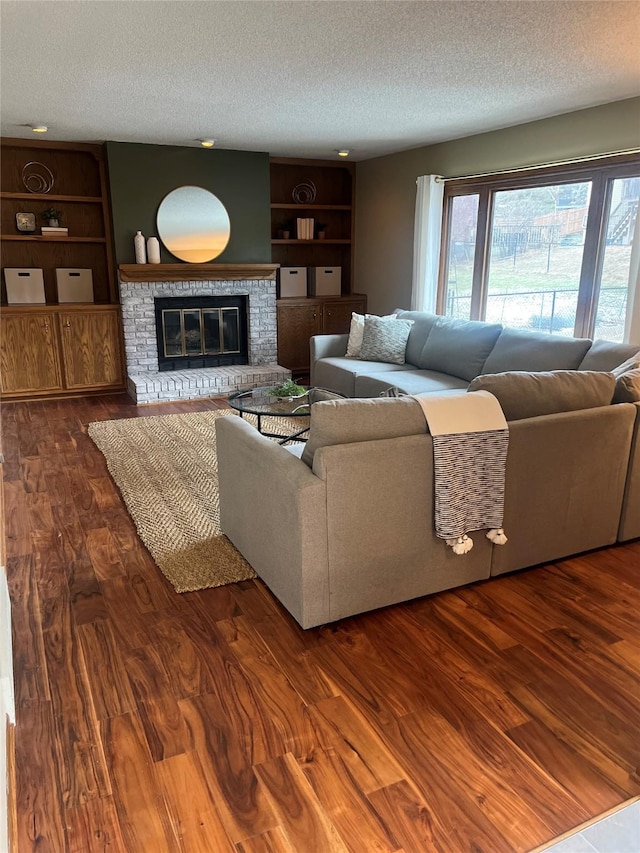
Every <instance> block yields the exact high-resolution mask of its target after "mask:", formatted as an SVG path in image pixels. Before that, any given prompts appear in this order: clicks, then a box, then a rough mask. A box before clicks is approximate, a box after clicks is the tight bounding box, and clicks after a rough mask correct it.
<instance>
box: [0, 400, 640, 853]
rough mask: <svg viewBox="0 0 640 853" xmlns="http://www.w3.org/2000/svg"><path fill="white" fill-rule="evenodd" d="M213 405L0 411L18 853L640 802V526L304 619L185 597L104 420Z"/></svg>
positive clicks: (517, 828) (499, 846) (531, 824)
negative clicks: (113, 474) (577, 551)
mask: <svg viewBox="0 0 640 853" xmlns="http://www.w3.org/2000/svg"><path fill="white" fill-rule="evenodd" d="M215 407H216V403H212V402H209V403H200V404H195V403H194V404H175V405H163V406H157V407H147V408H141V409H136V408H135V407H134V406H132V405H131V404H130V403H129V402H127V401H126V398H124V397H118V396H116V397H102V398H94V399H86V400H80V401H68V400H67V401H58V402H38V403H30V404H26V403H19V404H8V405H4V406H3V407H2V421H3V430H4V432H3V435H4V439H3V443H4V452H5V456H6V464H5V490H6V508H7V549H8V554H9V559H8V570H9V578H10V589H11V594H12V600H13V633H14V657H15V680H16V700H17V730H16V753H17V803H18V839H19V847H18V850H19V853H26V852H27V851H30V850H38V851H52V852H53V853H60V851H72V852H73V853H85V852H86V851H98V850H100V851H104V850H109V851H129V853H147V851H148V852H149V853H159V851H188V853H194V851H206V853H218V851H221V853H222V852H223V851H236V853H258V852H259V851H260V853H267V851H273V852H274V853H282V851H296V853H325V851H326V853H328V852H329V851H345V850H348V851H356V853H374V852H375V853H383V851H386V853H391V851H397V853H399V851H404V853H410V851H419V853H428V851H440V853H462V851H474V853H481V851H484V853H502V851H505V853H506V851H527V850H531V849H532V848H534V847H536V846H537V845H541V844H543V843H545V842H547V841H549V840H551V839H553V838H554V837H556V836H558V835H560V834H561V833H563V832H565V831H566V830H568V829H569V828H571V827H574V826H576V825H578V824H582V823H583V822H584V821H586V820H588V819H590V818H592V817H594V816H596V815H598V814H600V813H602V812H604V811H606V810H608V809H610V808H612V807H613V806H616V805H617V804H620V803H622V802H624V801H626V800H628V799H630V798H631V797H634V796H636V795H638V794H639V793H640V778H639V775H638V764H639V752H640V740H639V738H638V731H639V730H640V691H639V683H640V679H639V676H640V632H639V630H638V621H639V620H638V614H639V613H640V542H638V541H636V542H634V543H631V544H629V545H626V546H624V547H616V548H611V549H608V550H603V551H600V552H597V553H591V554H589V555H585V556H581V557H576V558H574V559H570V560H566V561H562V562H559V563H557V564H554V565H549V566H546V567H543V568H538V569H534V570H528V571H525V572H521V573H518V574H514V575H511V576H507V577H502V578H498V579H495V580H491V581H486V582H484V583H480V584H476V585H473V586H470V587H467V588H463V589H457V590H454V591H451V592H446V593H443V594H439V595H435V596H432V597H429V598H423V599H420V600H417V601H414V602H412V603H409V604H406V605H401V606H397V607H390V608H387V609H385V610H382V611H378V612H376V613H370V614H366V615H362V616H360V617H356V618H351V619H347V620H345V621H343V622H341V623H338V624H335V625H332V626H329V627H326V628H322V629H317V630H311V631H306V632H305V631H302V630H301V629H299V628H298V627H297V625H296V624H295V623H294V622H293V620H292V619H291V618H290V617H289V616H288V615H287V613H286V612H285V611H284V610H283V609H282V608H281V607H280V606H279V604H278V603H277V602H276V601H275V600H274V599H273V598H272V596H271V595H270V593H269V592H268V591H267V590H266V589H265V587H264V586H263V585H262V584H261V583H260V582H259V581H251V582H245V583H242V584H238V585H232V586H227V587H223V588H220V589H214V590H206V591H203V592H197V593H188V594H184V595H178V594H176V593H174V592H173V590H172V588H171V587H170V585H169V584H168V583H167V582H166V581H165V580H164V578H163V577H162V575H161V574H160V572H159V571H158V570H157V569H156V568H155V566H154V564H153V562H152V560H151V558H150V557H149V555H148V554H147V552H146V551H145V549H144V548H143V547H142V545H141V544H140V542H139V540H138V538H137V537H136V534H135V531H134V528H133V526H132V523H131V521H130V519H129V516H128V514H127V513H126V511H125V510H124V508H123V505H122V503H121V500H120V498H119V495H118V492H117V490H116V489H115V487H114V485H113V483H112V482H111V479H110V477H109V475H108V473H107V471H106V468H105V465H104V460H103V457H102V456H101V454H100V453H99V452H98V451H97V450H96V449H95V447H94V445H93V444H92V442H91V440H90V439H89V438H88V437H87V435H86V424H87V423H88V422H90V421H92V420H102V419H105V418H118V417H135V416H140V415H142V416H148V415H156V414H164V413H169V412H176V411H187V410H188V411H193V410H200V409H204V408H215ZM265 488H267V484H265ZM265 499H268V497H267V493H265ZM398 571H402V566H398Z"/></svg>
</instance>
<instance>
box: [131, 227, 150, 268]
mask: <svg viewBox="0 0 640 853" xmlns="http://www.w3.org/2000/svg"><path fill="white" fill-rule="evenodd" d="M133 245H134V247H135V250H136V263H137V264H146V263H147V246H146V243H145V239H144V234H143V233H142V231H136V236H135V237H134V238H133Z"/></svg>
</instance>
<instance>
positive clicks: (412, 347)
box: [394, 308, 440, 367]
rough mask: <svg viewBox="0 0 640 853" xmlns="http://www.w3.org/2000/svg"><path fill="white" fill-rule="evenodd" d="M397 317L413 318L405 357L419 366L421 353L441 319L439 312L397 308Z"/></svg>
mask: <svg viewBox="0 0 640 853" xmlns="http://www.w3.org/2000/svg"><path fill="white" fill-rule="evenodd" d="M394 313H395V315H396V317H398V318H400V319H402V320H413V326H412V327H411V331H410V332H409V340H408V341H407V349H406V353H405V359H406V361H408V362H409V364H414V365H415V366H416V367H418V366H419V361H420V353H421V352H422V349H423V347H424V345H425V343H426V340H427V338H428V337H429V333H430V332H431V329H432V328H433V327H434V326H435V324H436V323H437V322H438V320H439V319H440V318H439V317H438V315H437V314H429V313H428V312H427V311H404V310H403V309H402V308H396V310H395V312H394Z"/></svg>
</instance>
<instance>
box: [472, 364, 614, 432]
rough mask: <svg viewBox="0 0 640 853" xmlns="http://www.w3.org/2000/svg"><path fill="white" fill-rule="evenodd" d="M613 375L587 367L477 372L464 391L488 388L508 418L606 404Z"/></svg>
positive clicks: (608, 402) (611, 396) (568, 410)
mask: <svg viewBox="0 0 640 853" xmlns="http://www.w3.org/2000/svg"><path fill="white" fill-rule="evenodd" d="M615 387H616V379H615V376H613V374H611V373H602V372H596V371H587V370H581V371H577V370H557V371H552V372H543V373H528V372H525V371H513V372H505V373H491V374H484V375H482V376H477V377H476V378H475V379H474V380H473V381H472V382H471V383H470V384H469V387H468V389H467V391H489V392H490V393H491V394H493V395H494V396H495V397H497V398H498V402H499V403H500V405H501V406H502V411H503V412H504V416H505V418H506V419H507V420H508V421H518V420H522V418H535V417H538V416H539V415H553V414H555V413H556V412H575V411H578V410H580V409H594V408H597V407H599V406H608V405H609V404H610V403H611V400H612V398H613V393H614V390H615Z"/></svg>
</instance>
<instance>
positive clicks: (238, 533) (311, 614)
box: [216, 415, 329, 628]
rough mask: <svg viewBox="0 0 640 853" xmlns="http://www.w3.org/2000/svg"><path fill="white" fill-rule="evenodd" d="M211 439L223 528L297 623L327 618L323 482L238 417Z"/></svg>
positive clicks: (223, 422) (221, 423)
mask: <svg viewBox="0 0 640 853" xmlns="http://www.w3.org/2000/svg"><path fill="white" fill-rule="evenodd" d="M216 442H217V454H218V479H219V493H220V526H221V527H222V531H223V532H224V533H225V534H226V536H227V537H228V538H229V539H230V540H231V541H232V542H233V544H234V545H235V546H236V548H237V549H238V550H239V551H240V553H241V554H242V555H243V557H244V558H245V559H246V560H247V561H248V562H249V563H250V564H251V566H252V567H253V569H254V570H255V571H256V573H257V574H258V575H259V577H260V578H261V579H262V580H263V581H264V582H265V584H266V585H267V586H268V587H269V589H270V590H271V592H273V594H274V595H275V596H276V598H278V599H279V600H280V601H281V602H282V604H284V606H285V607H286V608H287V610H288V611H289V612H290V613H291V614H292V615H293V616H294V618H295V619H297V621H298V622H299V623H300V625H302V627H303V628H306V627H309V626H311V625H318V624H321V623H322V622H325V621H327V620H328V615H329V577H328V563H327V523H326V486H325V483H324V482H322V480H320V479H319V478H318V477H316V476H315V475H314V474H313V472H312V471H311V469H310V468H309V467H308V466H307V465H305V463H304V462H302V461H301V460H300V459H298V457H297V456H295V455H294V454H293V453H291V452H290V451H288V450H287V449H286V447H283V446H281V445H279V444H278V443H277V442H275V441H272V440H271V439H268V438H265V436H263V435H261V434H260V433H259V432H258V431H257V430H256V429H255V428H254V427H253V426H251V425H250V424H249V423H247V422H246V421H244V420H242V418H240V417H237V416H234V415H230V416H228V417H225V418H219V419H218V420H217V421H216Z"/></svg>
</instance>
